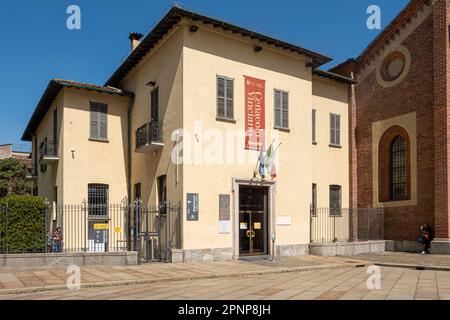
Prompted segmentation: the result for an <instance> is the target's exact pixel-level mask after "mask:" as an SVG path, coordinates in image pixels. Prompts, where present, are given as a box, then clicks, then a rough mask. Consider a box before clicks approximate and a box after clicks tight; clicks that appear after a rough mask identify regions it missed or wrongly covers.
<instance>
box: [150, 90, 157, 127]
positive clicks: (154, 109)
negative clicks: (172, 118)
mask: <svg viewBox="0 0 450 320" xmlns="http://www.w3.org/2000/svg"><path fill="white" fill-rule="evenodd" d="M150 99H151V119H150V120H151V121H152V122H153V121H154V122H158V121H159V88H156V89H154V90H153V91H152V93H151V98H150Z"/></svg>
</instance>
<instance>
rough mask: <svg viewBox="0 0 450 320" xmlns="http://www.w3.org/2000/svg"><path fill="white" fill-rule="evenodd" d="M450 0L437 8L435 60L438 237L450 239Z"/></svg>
mask: <svg viewBox="0 0 450 320" xmlns="http://www.w3.org/2000/svg"><path fill="white" fill-rule="evenodd" d="M449 6H450V5H449V1H448V0H437V1H436V3H435V4H434V6H433V60H434V70H433V74H434V79H433V83H434V141H435V142H434V143H435V145H434V188H435V191H434V192H435V197H434V199H435V200H434V223H435V232H436V238H450V233H449V213H450V210H449V208H450V202H449V200H450V199H449V194H448V193H449V186H450V176H449V172H450V170H449V164H450V163H449V157H450V148H449V143H450V118H449V116H450V115H449V110H448V107H449V98H450V93H449V89H450V87H449V83H450V79H449V70H450V59H449V58H450V54H449V53H450V51H449V21H450V11H449Z"/></svg>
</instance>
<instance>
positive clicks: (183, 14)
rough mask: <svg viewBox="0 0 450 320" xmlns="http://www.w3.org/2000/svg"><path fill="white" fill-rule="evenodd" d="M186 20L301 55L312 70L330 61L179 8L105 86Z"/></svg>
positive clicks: (121, 66)
mask: <svg viewBox="0 0 450 320" xmlns="http://www.w3.org/2000/svg"><path fill="white" fill-rule="evenodd" d="M183 18H187V19H190V20H192V21H201V22H203V23H204V24H211V25H213V26H214V27H220V28H222V29H224V30H232V31H233V32H234V33H239V34H241V35H242V36H245V37H250V38H253V39H258V40H260V41H261V42H266V43H267V44H269V45H274V46H276V47H279V48H282V49H285V50H289V51H291V52H296V53H298V54H303V55H305V56H307V57H309V58H311V60H312V65H313V68H317V67H320V66H321V65H324V64H326V63H328V62H330V61H332V59H331V58H330V57H327V56H325V55H322V54H319V53H317V52H314V51H311V50H308V49H305V48H302V47H299V46H296V45H293V44H290V43H287V42H284V41H281V40H278V39H275V38H272V37H269V36H266V35H263V34H260V33H257V32H254V31H251V30H248V29H245V28H241V27H239V26H236V25H233V24H230V23H227V22H224V21H220V20H216V19H214V18H210V17H207V16H204V15H201V14H198V13H195V12H193V11H188V10H185V9H182V8H180V7H173V8H172V9H171V10H170V11H169V12H168V13H167V14H166V15H165V16H164V18H163V19H162V20H161V21H160V22H159V23H158V24H157V25H156V27H155V28H153V30H152V31H151V32H150V33H149V34H148V35H147V36H146V37H145V38H144V40H143V41H142V42H141V44H140V45H139V46H138V47H137V48H136V49H135V50H134V51H133V52H131V53H130V54H129V55H128V57H127V58H126V59H125V60H124V61H123V62H122V64H121V65H120V66H119V68H117V69H116V71H115V72H114V73H113V75H112V76H111V77H110V78H109V79H108V81H107V82H106V84H105V85H113V86H117V85H119V83H120V81H121V80H123V78H125V77H126V75H127V74H128V73H129V72H130V71H131V70H132V69H133V68H134V67H135V66H136V65H137V64H139V62H140V61H141V60H142V59H143V58H144V57H145V56H146V54H147V53H148V51H149V50H151V49H153V48H154V46H155V45H156V44H157V43H158V41H159V40H160V39H162V38H163V37H164V36H165V35H166V34H167V33H168V32H169V31H170V30H171V29H172V28H173V27H174V26H175V25H176V24H177V23H178V22H179V21H180V20H181V19H183Z"/></svg>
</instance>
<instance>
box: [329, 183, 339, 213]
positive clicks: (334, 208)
mask: <svg viewBox="0 0 450 320" xmlns="http://www.w3.org/2000/svg"><path fill="white" fill-rule="evenodd" d="M341 190H342V188H341V186H336V185H332V186H330V215H332V216H339V215H341V209H342V208H341V193H342V192H341Z"/></svg>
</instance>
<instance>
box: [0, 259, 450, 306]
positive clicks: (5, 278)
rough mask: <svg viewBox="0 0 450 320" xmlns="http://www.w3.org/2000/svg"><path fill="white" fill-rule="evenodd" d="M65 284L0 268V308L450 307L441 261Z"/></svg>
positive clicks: (170, 268)
mask: <svg viewBox="0 0 450 320" xmlns="http://www.w3.org/2000/svg"><path fill="white" fill-rule="evenodd" d="M373 264H378V265H382V267H381V268H380V270H381V277H382V278H381V289H379V290H369V289H368V288H367V279H368V277H369V274H368V273H367V268H366V267H363V266H369V265H373ZM397 266H402V268H398V267H397ZM356 267H359V268H356ZM67 276H68V275H67V273H66V269H65V268H62V267H50V268H34V269H26V268H22V269H20V270H15V269H14V270H12V269H7V268H0V300H3V299H96V300H97V299H102V300H105V299H149V300H156V299H176V300H185V299H199V300H206V299H218V300H261V299H280V300H284V299H293V300H297V299H299V300H304V299H307V300H313V299H317V300H354V299H355V300H371V299H375V300H384V299H388V300H400V299H401V300H406V299H417V300H422V299H424V300H437V299H442V300H450V256H446V255H420V254H409V253H385V254H370V255H358V256H352V257H342V258H338V257H316V256H304V257H295V258H284V259H280V260H278V261H276V262H270V261H267V260H266V261H264V260H263V261H261V260H244V261H242V260H240V261H229V262H214V263H191V264H163V263H156V264H146V265H140V266H128V267H125V266H124V267H107V266H97V267H82V268H81V279H82V284H83V285H82V288H81V289H80V290H67V289H66V287H65V283H66V279H67ZM56 289H59V290H56Z"/></svg>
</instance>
